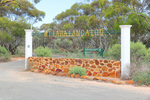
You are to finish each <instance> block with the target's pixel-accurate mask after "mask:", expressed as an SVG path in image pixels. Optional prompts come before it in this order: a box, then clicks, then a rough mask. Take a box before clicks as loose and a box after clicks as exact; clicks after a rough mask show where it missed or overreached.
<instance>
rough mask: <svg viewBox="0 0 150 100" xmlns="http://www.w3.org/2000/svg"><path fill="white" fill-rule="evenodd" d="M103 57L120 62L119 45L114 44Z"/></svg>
mask: <svg viewBox="0 0 150 100" xmlns="http://www.w3.org/2000/svg"><path fill="white" fill-rule="evenodd" d="M104 56H107V57H109V58H112V59H116V60H120V58H121V45H120V44H115V45H113V46H112V47H111V48H109V49H108V51H107V52H106V54H105V55H104Z"/></svg>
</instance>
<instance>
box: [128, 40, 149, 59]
mask: <svg viewBox="0 0 150 100" xmlns="http://www.w3.org/2000/svg"><path fill="white" fill-rule="evenodd" d="M130 45H131V46H130V48H131V51H130V54H131V59H133V60H136V61H139V60H140V59H144V57H145V55H146V52H147V49H146V47H145V45H143V43H142V42H136V43H134V42H131V44H130Z"/></svg>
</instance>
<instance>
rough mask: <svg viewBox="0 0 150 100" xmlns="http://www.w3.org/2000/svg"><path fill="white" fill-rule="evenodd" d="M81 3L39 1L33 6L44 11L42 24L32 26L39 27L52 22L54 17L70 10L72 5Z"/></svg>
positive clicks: (70, 0)
mask: <svg viewBox="0 0 150 100" xmlns="http://www.w3.org/2000/svg"><path fill="white" fill-rule="evenodd" d="M81 1H82V0H41V2H40V3H38V4H36V5H35V6H36V8H37V9H39V10H42V11H44V12H45V13H46V15H45V18H44V19H43V21H42V22H38V23H36V24H34V25H33V26H35V27H40V25H42V24H43V23H50V22H53V18H55V16H56V15H58V14H59V13H61V12H62V11H66V9H69V8H71V6H72V5H73V4H74V3H76V2H81Z"/></svg>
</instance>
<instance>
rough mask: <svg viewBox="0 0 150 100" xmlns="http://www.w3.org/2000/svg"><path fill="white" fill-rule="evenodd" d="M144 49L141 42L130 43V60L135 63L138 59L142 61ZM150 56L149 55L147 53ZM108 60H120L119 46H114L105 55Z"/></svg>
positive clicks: (144, 53)
mask: <svg viewBox="0 0 150 100" xmlns="http://www.w3.org/2000/svg"><path fill="white" fill-rule="evenodd" d="M146 52H147V50H146V47H145V45H143V44H142V42H136V43H134V42H131V44H130V54H131V59H134V61H135V62H137V61H139V60H140V59H144V58H145V55H146ZM149 54H150V53H149ZM105 55H106V56H107V57H109V58H113V59H116V60H120V58H121V45H120V44H115V45H113V46H112V47H111V48H109V49H108V51H107V52H106V54H105Z"/></svg>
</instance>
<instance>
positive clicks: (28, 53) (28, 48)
mask: <svg viewBox="0 0 150 100" xmlns="http://www.w3.org/2000/svg"><path fill="white" fill-rule="evenodd" d="M32 32H33V30H32V29H25V69H26V70H27V59H28V57H32Z"/></svg>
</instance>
